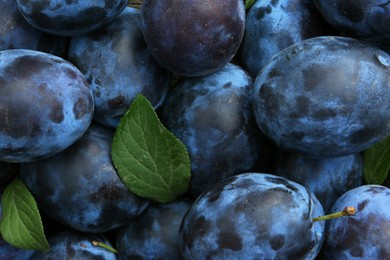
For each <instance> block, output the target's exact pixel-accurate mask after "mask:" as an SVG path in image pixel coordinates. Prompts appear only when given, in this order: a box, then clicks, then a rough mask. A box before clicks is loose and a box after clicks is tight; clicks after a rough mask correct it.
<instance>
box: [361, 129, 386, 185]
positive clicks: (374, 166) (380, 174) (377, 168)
mask: <svg viewBox="0 0 390 260" xmlns="http://www.w3.org/2000/svg"><path fill="white" fill-rule="evenodd" d="M363 155H364V171H363V174H364V180H365V182H366V183H367V184H382V183H383V181H384V180H385V179H386V177H387V174H388V172H389V169H390V136H388V137H386V138H384V139H382V140H381V141H379V142H378V143H375V144H374V145H373V146H371V147H370V148H368V149H367V150H365V151H364V153H363Z"/></svg>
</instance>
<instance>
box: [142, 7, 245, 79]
mask: <svg viewBox="0 0 390 260" xmlns="http://www.w3.org/2000/svg"><path fill="white" fill-rule="evenodd" d="M141 12H142V31H143V33H144V36H145V39H146V42H147V43H148V45H149V46H150V48H151V50H152V53H153V55H154V56H155V57H156V59H157V60H158V61H159V62H160V63H161V64H162V65H163V66H164V67H165V68H167V69H168V70H170V71H172V72H173V73H175V74H178V75H183V76H205V75H207V74H211V73H213V72H215V71H217V70H219V69H221V68H222V67H224V66H225V65H226V64H227V63H228V62H230V61H231V60H232V58H233V57H234V55H235V54H236V52H237V50H238V48H239V46H240V43H241V41H242V37H243V35H244V27H245V9H244V2H243V1H242V0H214V1H204V0H184V1H176V0H145V1H143V4H142V9H141Z"/></svg>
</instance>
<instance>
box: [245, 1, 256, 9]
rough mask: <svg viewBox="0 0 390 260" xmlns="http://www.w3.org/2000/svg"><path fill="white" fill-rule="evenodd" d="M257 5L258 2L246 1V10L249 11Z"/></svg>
mask: <svg viewBox="0 0 390 260" xmlns="http://www.w3.org/2000/svg"><path fill="white" fill-rule="evenodd" d="M254 3H256V0H245V10H249V8H251V7H252V5H254Z"/></svg>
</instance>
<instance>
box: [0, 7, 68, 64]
mask: <svg viewBox="0 0 390 260" xmlns="http://www.w3.org/2000/svg"><path fill="white" fill-rule="evenodd" d="M0 13H1V16H0V50H6V49H29V50H37V51H42V52H46V53H50V54H54V55H57V56H60V57H66V56H65V54H66V52H67V48H68V43H69V38H68V37H59V36H53V35H50V34H47V33H44V32H42V31H40V30H37V29H36V28H34V27H32V26H31V25H30V24H29V23H28V22H27V21H26V20H25V19H24V17H23V16H22V15H21V14H20V12H19V9H18V6H17V4H16V1H15V0H0Z"/></svg>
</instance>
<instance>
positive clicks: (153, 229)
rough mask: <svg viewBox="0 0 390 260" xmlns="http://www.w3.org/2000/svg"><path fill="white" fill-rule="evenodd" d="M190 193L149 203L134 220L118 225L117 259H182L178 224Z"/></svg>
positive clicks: (190, 199)
mask: <svg viewBox="0 0 390 260" xmlns="http://www.w3.org/2000/svg"><path fill="white" fill-rule="evenodd" d="M192 202H193V199H192V198H191V197H182V198H179V199H177V200H175V201H173V202H171V203H166V204H160V203H156V202H155V203H152V204H151V205H150V206H149V207H148V208H147V209H146V210H145V211H144V212H142V213H141V214H140V215H139V216H138V217H137V218H136V219H135V220H134V221H132V222H131V223H129V224H128V225H126V226H123V227H121V228H119V232H118V235H117V237H116V243H117V248H118V259H170V260H173V259H182V256H181V252H180V247H179V241H180V237H179V227H180V223H181V221H182V220H183V217H184V214H185V213H186V212H187V210H188V208H189V207H190V206H191V204H192Z"/></svg>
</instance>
